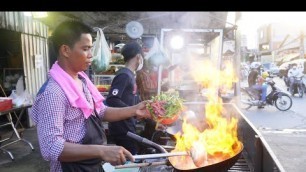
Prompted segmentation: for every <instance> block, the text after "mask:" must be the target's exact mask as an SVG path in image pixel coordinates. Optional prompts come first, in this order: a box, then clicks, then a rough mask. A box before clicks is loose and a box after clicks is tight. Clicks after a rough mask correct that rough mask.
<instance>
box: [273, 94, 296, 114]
mask: <svg viewBox="0 0 306 172" xmlns="http://www.w3.org/2000/svg"><path fill="white" fill-rule="evenodd" d="M291 106H292V99H291V97H289V96H288V95H282V96H281V97H278V98H277V99H276V100H275V107H276V108H277V109H278V110H280V111H286V110H289V109H290V108H291Z"/></svg>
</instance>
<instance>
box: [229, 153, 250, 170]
mask: <svg viewBox="0 0 306 172" xmlns="http://www.w3.org/2000/svg"><path fill="white" fill-rule="evenodd" d="M228 172H251V170H250V167H249V165H248V163H247V161H246V160H245V158H244V157H243V156H240V158H239V159H238V161H237V162H236V163H235V165H233V166H232V167H231V168H230V169H229V170H228Z"/></svg>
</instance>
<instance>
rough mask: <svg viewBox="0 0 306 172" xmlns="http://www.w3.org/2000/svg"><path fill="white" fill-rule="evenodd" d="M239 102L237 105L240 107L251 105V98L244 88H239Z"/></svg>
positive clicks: (247, 107) (248, 107)
mask: <svg viewBox="0 0 306 172" xmlns="http://www.w3.org/2000/svg"><path fill="white" fill-rule="evenodd" d="M240 98H241V99H240V104H239V107H240V108H241V109H246V110H247V109H250V108H251V107H252V104H251V103H252V102H251V101H252V100H253V99H254V98H252V97H251V96H250V95H249V94H248V93H247V92H246V91H245V90H243V89H241V97H240Z"/></svg>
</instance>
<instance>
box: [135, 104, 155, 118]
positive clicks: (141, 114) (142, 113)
mask: <svg viewBox="0 0 306 172" xmlns="http://www.w3.org/2000/svg"><path fill="white" fill-rule="evenodd" d="M146 104H147V101H142V102H140V103H138V104H137V105H135V108H136V118H137V119H147V118H152V117H151V115H150V113H149V111H148V110H147V108H146Z"/></svg>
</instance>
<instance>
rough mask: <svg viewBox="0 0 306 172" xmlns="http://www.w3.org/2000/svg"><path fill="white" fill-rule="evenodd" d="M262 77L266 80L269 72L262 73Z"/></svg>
mask: <svg viewBox="0 0 306 172" xmlns="http://www.w3.org/2000/svg"><path fill="white" fill-rule="evenodd" d="M261 76H262V77H263V78H264V79H266V78H267V77H268V76H269V73H268V72H262V74H261Z"/></svg>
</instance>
